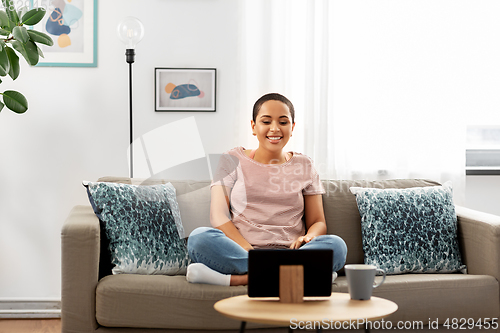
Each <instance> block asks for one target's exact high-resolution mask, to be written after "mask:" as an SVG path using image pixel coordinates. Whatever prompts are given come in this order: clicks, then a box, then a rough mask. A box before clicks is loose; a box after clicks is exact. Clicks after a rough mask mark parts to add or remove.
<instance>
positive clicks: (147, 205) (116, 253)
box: [86, 182, 189, 275]
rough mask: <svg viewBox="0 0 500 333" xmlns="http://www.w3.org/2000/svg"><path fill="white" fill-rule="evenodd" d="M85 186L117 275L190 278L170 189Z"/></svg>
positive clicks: (181, 227)
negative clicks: (99, 221) (135, 274)
mask: <svg viewBox="0 0 500 333" xmlns="http://www.w3.org/2000/svg"><path fill="white" fill-rule="evenodd" d="M86 187H87V191H88V194H89V200H90V202H91V205H92V207H93V209H94V211H95V213H96V215H97V216H98V217H99V219H100V220H101V221H102V223H103V225H104V231H105V233H106V236H107V239H108V240H109V250H110V253H111V262H112V263H113V264H114V265H115V267H113V273H115V274H117V273H137V274H170V275H174V274H185V271H186V267H187V265H188V263H189V257H188V254H187V248H186V242H185V240H184V230H183V226H182V222H181V218H180V213H179V208H178V205H177V200H176V195H175V188H174V187H173V186H172V185H171V184H159V185H150V186H137V185H128V184H117V183H107V182H97V183H95V182H88V183H86Z"/></svg>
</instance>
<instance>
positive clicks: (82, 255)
mask: <svg viewBox="0 0 500 333" xmlns="http://www.w3.org/2000/svg"><path fill="white" fill-rule="evenodd" d="M99 251H100V228H99V219H98V218H97V217H96V215H95V214H94V212H93V210H92V208H91V207H90V206H75V207H74V208H73V209H72V210H71V212H70V213H69V216H68V218H67V219H66V221H65V223H64V225H63V227H62V231H61V266H62V267H61V269H62V276H61V279H62V280H61V285H62V289H61V298H62V299H61V307H62V309H61V317H62V332H63V333H70V332H71V333H73V332H75V333H76V332H79V333H80V332H93V331H95V330H96V328H97V327H98V324H97V321H96V318H95V291H96V287H97V282H98V279H99Z"/></svg>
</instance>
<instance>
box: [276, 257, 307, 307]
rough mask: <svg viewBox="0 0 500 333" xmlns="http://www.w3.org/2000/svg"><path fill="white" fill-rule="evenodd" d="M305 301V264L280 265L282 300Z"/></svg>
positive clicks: (287, 301)
mask: <svg viewBox="0 0 500 333" xmlns="http://www.w3.org/2000/svg"><path fill="white" fill-rule="evenodd" d="M303 301H304V266H302V265H281V266H280V302H282V303H302V302H303Z"/></svg>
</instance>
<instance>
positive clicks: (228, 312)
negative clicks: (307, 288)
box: [214, 293, 398, 332]
mask: <svg viewBox="0 0 500 333" xmlns="http://www.w3.org/2000/svg"><path fill="white" fill-rule="evenodd" d="M214 308H215V310H217V311H218V312H220V313H221V314H223V315H224V316H226V317H229V318H232V319H236V320H240V321H241V322H242V323H241V328H240V332H244V330H245V325H246V322H247V321H249V322H254V323H260V324H271V325H278V326H288V327H289V328H290V327H292V326H295V327H299V323H300V322H302V323H303V325H305V324H306V323H314V322H315V321H317V322H319V323H328V324H325V325H331V326H329V327H330V328H332V329H333V328H334V327H335V326H334V325H335V323H337V324H339V325H340V324H342V323H346V322H353V321H356V322H358V320H359V321H362V320H367V321H375V320H378V319H382V318H384V317H387V316H388V315H390V314H392V313H394V312H396V310H397V309H398V306H397V304H396V303H394V302H392V301H389V300H386V299H383V298H380V297H372V298H371V299H370V300H369V301H354V300H351V298H350V296H349V294H347V293H332V295H331V296H330V297H304V302H302V303H295V304H291V303H281V302H280V301H279V298H277V297H272V298H250V297H248V295H240V296H235V297H230V298H226V299H223V300H221V301H218V302H217V303H215V305H214ZM321 325H322V326H323V328H324V325H323V324H321ZM344 325H345V324H344ZM316 328H317V331H318V332H321V328H318V327H316ZM365 330H367V329H366V326H365Z"/></svg>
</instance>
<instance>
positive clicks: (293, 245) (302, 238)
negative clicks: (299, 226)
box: [290, 235, 316, 249]
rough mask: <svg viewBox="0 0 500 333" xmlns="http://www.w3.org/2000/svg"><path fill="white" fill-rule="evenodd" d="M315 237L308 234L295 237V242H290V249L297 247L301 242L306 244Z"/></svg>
mask: <svg viewBox="0 0 500 333" xmlns="http://www.w3.org/2000/svg"><path fill="white" fill-rule="evenodd" d="M315 237H316V236H308V235H305V236H300V237H299V238H297V240H296V241H295V242H293V243H292V245H290V249H298V248H299V247H301V246H302V245H303V244H307V243H309V242H310V241H312V240H313V239H314V238H315Z"/></svg>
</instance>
